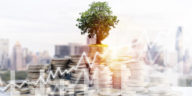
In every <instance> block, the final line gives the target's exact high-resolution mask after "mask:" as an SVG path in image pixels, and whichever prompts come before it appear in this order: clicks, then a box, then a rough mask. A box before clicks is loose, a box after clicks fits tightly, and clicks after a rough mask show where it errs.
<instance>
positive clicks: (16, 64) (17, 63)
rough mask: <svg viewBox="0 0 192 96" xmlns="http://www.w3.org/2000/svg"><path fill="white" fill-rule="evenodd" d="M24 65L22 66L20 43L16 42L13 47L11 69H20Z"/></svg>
mask: <svg viewBox="0 0 192 96" xmlns="http://www.w3.org/2000/svg"><path fill="white" fill-rule="evenodd" d="M24 66H25V65H24ZM24 66H23V54H22V47H21V44H20V43H19V42H17V43H16V44H15V45H14V47H13V54H12V65H11V67H12V68H11V69H12V70H16V71H21V70H23V67H24Z"/></svg>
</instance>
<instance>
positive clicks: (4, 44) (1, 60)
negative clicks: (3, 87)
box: [0, 39, 9, 69]
mask: <svg viewBox="0 0 192 96" xmlns="http://www.w3.org/2000/svg"><path fill="white" fill-rule="evenodd" d="M8 53H9V40H8V39H0V68H1V69H8V67H9V66H8V61H9V58H8Z"/></svg>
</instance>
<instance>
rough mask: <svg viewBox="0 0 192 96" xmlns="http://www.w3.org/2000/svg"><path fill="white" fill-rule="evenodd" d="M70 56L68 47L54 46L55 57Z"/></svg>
mask: <svg viewBox="0 0 192 96" xmlns="http://www.w3.org/2000/svg"><path fill="white" fill-rule="evenodd" d="M69 55H70V48H69V46H68V45H56V46H55V57H56V58H64V57H65V56H69Z"/></svg>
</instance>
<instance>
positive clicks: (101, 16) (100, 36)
mask: <svg viewBox="0 0 192 96" xmlns="http://www.w3.org/2000/svg"><path fill="white" fill-rule="evenodd" d="M89 6H90V8H89V9H88V10H86V11H85V12H82V13H80V15H81V17H80V18H78V19H77V21H78V24H77V25H76V26H77V27H78V28H79V29H81V34H85V33H88V37H89V38H93V37H95V36H96V43H97V44H101V41H102V40H104V39H105V38H106V37H107V36H108V35H109V31H110V30H111V28H114V27H115V25H116V24H117V23H118V22H119V20H117V16H114V15H112V11H111V8H110V7H109V6H108V3H107V2H93V3H92V4H90V5H89Z"/></svg>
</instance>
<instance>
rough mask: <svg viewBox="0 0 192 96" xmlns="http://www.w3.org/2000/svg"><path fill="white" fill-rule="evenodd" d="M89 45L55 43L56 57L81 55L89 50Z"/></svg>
mask: <svg viewBox="0 0 192 96" xmlns="http://www.w3.org/2000/svg"><path fill="white" fill-rule="evenodd" d="M88 50H89V47H88V46H87V45H81V44H78V43H70V44H68V45H55V55H54V57H56V58H64V57H65V56H71V55H81V54H82V53H83V52H86V53H87V52H88Z"/></svg>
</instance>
